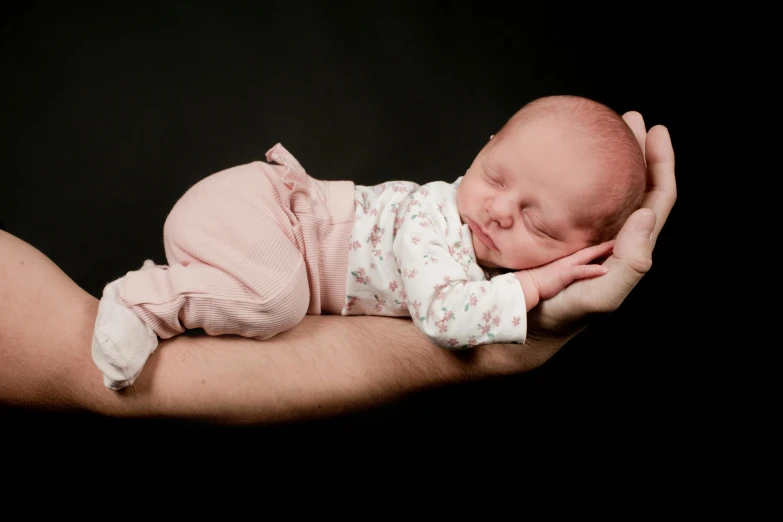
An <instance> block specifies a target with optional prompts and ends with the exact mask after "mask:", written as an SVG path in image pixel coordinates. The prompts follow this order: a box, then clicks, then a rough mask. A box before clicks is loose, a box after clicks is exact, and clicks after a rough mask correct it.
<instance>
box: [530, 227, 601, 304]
mask: <svg viewBox="0 0 783 522" xmlns="http://www.w3.org/2000/svg"><path fill="white" fill-rule="evenodd" d="M612 247H614V240H612V241H607V242H606V243H601V244H600V245H595V246H591V247H587V248H584V249H582V250H579V251H577V252H574V253H573V254H571V255H569V256H566V257H561V258H560V259H556V260H554V261H552V262H551V263H547V264H546V265H541V266H538V267H536V268H531V269H529V270H520V271H519V272H516V276H517V279H519V282H520V284H521V285H522V291H523V292H524V294H525V305H526V307H527V309H528V311H530V310H531V309H532V308H534V307H535V306H536V305H537V304H538V303H539V301H541V300H544V299H550V298H552V297H554V296H555V295H557V294H558V292H560V291H561V290H562V289H564V288H565V287H567V286H568V285H570V284H571V283H573V282H574V281H578V280H579V279H588V278H590V277H596V276H600V275H604V274H605V273H606V272H608V269H607V268H604V267H603V266H601V265H591V264H589V263H590V262H591V261H594V260H596V259H599V258H601V257H605V256H607V255H609V254H610V253H611V252H612Z"/></svg>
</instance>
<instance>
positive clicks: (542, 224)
mask: <svg viewBox="0 0 783 522" xmlns="http://www.w3.org/2000/svg"><path fill="white" fill-rule="evenodd" d="M599 172H601V169H600V168H599V167H598V165H597V164H596V161H595V160H592V159H591V157H590V155H589V150H588V147H587V146H586V143H584V140H583V139H580V137H579V136H578V135H576V134H575V133H574V132H573V131H570V132H569V131H567V130H566V129H564V128H563V126H562V125H558V124H556V123H553V122H531V123H527V124H524V125H522V126H520V127H518V128H516V129H514V130H511V131H508V132H505V133H504V135H503V136H502V137H501V136H497V137H495V138H493V139H492V140H491V141H490V142H489V143H488V144H487V145H486V146H485V147H484V149H482V151H481V152H480V153H479V154H478V156H476V159H475V160H474V161H473V164H472V165H471V166H470V169H469V170H468V171H467V173H466V174H465V176H464V179H463V180H462V183H461V184H460V186H459V189H458V191H457V207H458V210H459V213H460V216H461V217H462V221H463V223H465V224H467V225H469V226H470V229H471V231H472V233H473V246H474V249H475V252H476V258H477V261H478V263H479V264H480V265H482V266H484V267H490V268H508V269H513V270H522V269H526V268H532V267H535V266H539V265H542V264H545V263H548V262H550V261H553V260H555V259H558V258H560V257H563V256H565V255H569V254H572V253H573V252H576V251H577V250H580V249H582V248H585V247H587V246H589V245H591V244H593V243H592V238H593V234H594V231H593V230H592V229H589V228H587V227H580V226H577V223H585V218H586V217H589V216H592V215H596V212H599V213H602V212H606V211H611V210H608V209H607V205H608V203H607V202H606V201H604V200H605V197H604V198H602V197H601V196H602V190H601V186H602V185H603V184H604V183H605V182H606V180H605V179H600V174H598V173H599ZM603 186H605V185H603ZM588 221H589V220H588Z"/></svg>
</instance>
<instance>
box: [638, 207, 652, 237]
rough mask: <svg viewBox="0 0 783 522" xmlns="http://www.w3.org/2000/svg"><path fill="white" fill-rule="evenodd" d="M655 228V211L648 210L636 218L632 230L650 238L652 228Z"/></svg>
mask: <svg viewBox="0 0 783 522" xmlns="http://www.w3.org/2000/svg"><path fill="white" fill-rule="evenodd" d="M654 228H655V212H653V211H652V210H650V211H649V212H645V213H643V214H641V215H640V216H639V217H637V218H636V223H635V224H634V228H633V230H634V232H636V233H637V234H638V235H640V236H642V237H646V238H647V239H652V235H653V229H654Z"/></svg>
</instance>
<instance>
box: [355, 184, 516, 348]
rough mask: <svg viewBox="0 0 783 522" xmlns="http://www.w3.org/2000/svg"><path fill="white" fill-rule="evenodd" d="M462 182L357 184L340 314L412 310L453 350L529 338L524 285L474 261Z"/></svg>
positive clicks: (391, 313) (395, 313) (434, 338)
mask: <svg viewBox="0 0 783 522" xmlns="http://www.w3.org/2000/svg"><path fill="white" fill-rule="evenodd" d="M460 181H462V177H460V178H458V179H457V180H456V181H455V182H454V183H447V182H444V181H435V182H431V183H427V184H425V185H421V186H420V185H418V184H416V183H413V182H410V181H390V182H386V183H381V184H380V185H375V186H369V187H368V186H360V185H357V186H356V187H355V194H356V216H355V222H354V225H353V230H352V234H351V237H350V239H349V242H348V275H347V281H346V301H345V306H344V308H343V311H342V315H385V316H410V317H411V318H412V319H413V322H414V324H416V325H417V326H418V327H419V328H420V329H421V330H422V331H423V332H424V333H425V334H426V335H428V336H429V337H430V338H431V339H432V341H433V342H434V343H435V344H437V345H438V346H441V347H443V348H450V349H462V348H470V347H473V346H478V345H481V344H488V343H523V342H524V341H525V336H526V334H527V315H526V314H527V310H526V307H525V297H524V295H523V293H522V286H521V285H520V284H519V280H518V279H517V278H516V276H515V275H514V274H513V273H505V274H502V273H500V274H498V275H495V276H494V277H490V274H489V273H485V271H484V270H483V269H482V268H481V267H480V266H479V265H478V264H477V263H476V260H475V255H474V251H473V242H472V239H471V237H472V236H471V232H470V228H469V227H468V226H467V225H463V223H462V221H461V219H460V217H459V213H458V211H457V187H458V186H459V183H460Z"/></svg>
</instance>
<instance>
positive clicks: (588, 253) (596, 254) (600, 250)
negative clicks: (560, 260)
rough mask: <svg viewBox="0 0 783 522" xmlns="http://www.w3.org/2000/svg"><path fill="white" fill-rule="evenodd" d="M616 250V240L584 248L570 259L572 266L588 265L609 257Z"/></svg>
mask: <svg viewBox="0 0 783 522" xmlns="http://www.w3.org/2000/svg"><path fill="white" fill-rule="evenodd" d="M613 248H614V239H612V240H610V241H606V242H605V243H601V244H600V245H595V246H591V247H587V248H583V249H582V250H579V251H577V252H574V253H573V254H571V255H570V256H569V258H568V261H569V263H570V264H574V265H586V264H588V263H590V262H591V261H593V260H595V259H599V258H601V257H605V256H608V255H609V254H611V253H612V249H613Z"/></svg>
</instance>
